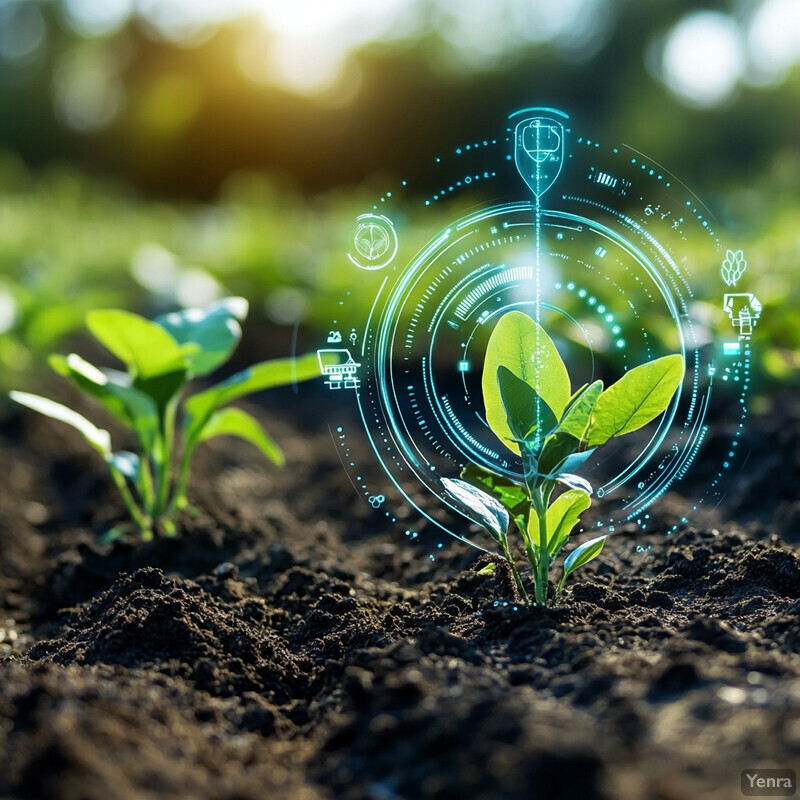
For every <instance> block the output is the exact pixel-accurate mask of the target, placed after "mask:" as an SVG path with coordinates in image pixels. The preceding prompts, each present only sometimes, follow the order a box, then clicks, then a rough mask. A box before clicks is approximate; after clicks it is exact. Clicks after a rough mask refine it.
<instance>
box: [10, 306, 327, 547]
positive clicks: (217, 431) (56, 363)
mask: <svg viewBox="0 0 800 800" xmlns="http://www.w3.org/2000/svg"><path fill="white" fill-rule="evenodd" d="M247 311H248V305H247V301H246V300H244V299H243V298H241V297H230V298H227V299H225V300H221V301H219V302H217V303H212V304H211V305H209V306H207V307H206V308H193V309H187V310H184V311H176V312H174V313H171V314H166V315H164V316H162V317H159V318H157V319H156V320H154V321H150V320H147V319H145V318H144V317H140V316H138V315H137V314H131V313H130V312H128V311H117V310H98V311H91V312H89V314H88V315H87V318H86V323H87V326H88V328H89V330H90V331H91V333H92V334H93V335H94V337H95V338H96V339H97V340H98V341H99V342H100V343H101V344H102V345H103V346H105V347H106V349H108V350H109V351H110V352H111V353H112V354H113V355H114V356H116V357H117V358H118V359H119V360H120V361H121V362H122V363H123V364H124V365H125V371H124V372H122V371H118V370H113V369H98V368H97V367H95V366H93V365H92V364H90V363H89V362H88V361H84V359H82V358H81V357H80V356H79V355H76V354H74V353H73V354H72V355H69V356H60V355H53V356H51V357H50V364H51V366H52V367H53V369H54V370H55V371H56V372H58V373H59V374H61V375H63V376H64V377H66V378H68V379H69V380H71V381H72V382H73V383H74V384H75V385H76V386H77V387H78V388H79V389H80V390H81V391H83V392H85V393H86V394H87V395H89V396H90V397H92V398H94V399H95V400H97V401H98V402H99V403H100V404H101V405H102V406H104V407H105V409H106V411H108V412H109V413H110V414H111V415H112V416H113V417H114V418H115V419H117V420H118V421H119V422H120V423H122V424H123V425H124V426H125V427H126V428H128V429H129V430H130V431H131V432H132V434H133V435H134V437H135V440H136V450H137V452H130V451H127V450H121V451H116V452H115V451H114V449H113V447H112V445H111V436H110V434H109V432H108V431H106V430H103V429H101V428H97V427H96V426H95V425H94V424H92V423H91V422H90V421H89V420H88V419H86V418H85V417H83V416H81V415H80V414H78V413H77V412H75V411H73V410H72V409H70V408H67V407H66V406H63V405H61V404H60V403H56V402H54V401H53V400H48V399H47V398H45V397H40V396H38V395H33V394H28V393H26V392H11V398H12V399H13V400H16V401H17V402H18V403H21V404H22V405H24V406H27V407H28V408H32V409H33V410H35V411H38V412H39V413H41V414H44V415H46V416H48V417H52V418H53V419H57V420H60V421H61V422H65V423H66V424H68V425H71V426H72V427H73V428H76V429H77V430H78V431H80V433H82V434H83V437H84V438H85V439H86V441H87V442H88V443H89V444H90V445H91V446H92V447H93V448H94V449H95V450H97V451H98V452H99V453H100V455H101V456H102V457H103V459H104V460H105V462H106V464H107V465H108V468H109V470H110V472H111V477H112V479H113V481H114V483H115V484H116V486H117V489H119V492H120V495H121V496H122V499H123V501H124V502H125V506H126V508H127V510H128V512H129V513H130V516H131V519H132V520H133V521H134V522H135V524H136V526H137V528H138V530H139V533H140V534H141V537H142V539H144V540H149V539H152V538H153V535H154V533H155V532H159V533H163V534H164V535H166V536H174V535H175V533H176V520H177V517H178V514H179V513H180V512H181V510H183V509H185V508H187V506H188V501H187V494H186V493H187V488H188V484H189V472H190V469H191V463H192V456H193V455H194V452H195V450H196V448H197V446H198V445H199V444H201V443H202V442H205V441H208V440H209V439H211V438H212V437H214V436H223V435H229V436H238V437H239V438H242V439H245V440H246V441H248V442H250V443H251V444H253V445H255V446H256V447H257V448H258V449H259V450H260V451H261V452H262V453H263V454H264V455H265V456H266V457H267V458H268V459H269V460H270V461H272V462H274V463H275V464H278V465H282V464H283V463H284V457H283V454H282V453H281V450H280V448H279V447H278V445H277V444H275V442H274V441H273V440H272V439H271V438H270V436H269V435H268V434H267V433H266V431H264V429H263V428H262V427H261V425H260V424H259V423H258V422H257V421H256V420H255V419H254V418H253V417H252V416H250V415H249V414H247V413H245V412H244V411H242V410H241V409H240V408H234V407H229V406H228V404H229V403H231V402H232V401H233V400H236V399H238V398H240V397H244V396H245V395H249V394H252V393H254V392H258V391H261V390H262V389H268V388H270V387H273V386H282V385H285V384H288V383H291V382H293V381H303V380H308V379H310V378H315V377H317V376H318V375H319V366H318V364H317V359H316V356H315V355H314V354H309V355H306V356H303V357H301V358H298V359H290V358H287V359H277V360H274V361H264V362H261V363H260V364H255V365H254V366H252V367H249V368H248V369H246V370H244V371H242V372H238V373H236V374H235V375H233V376H232V377H230V378H228V379H226V380H224V381H222V383H218V384H217V385H216V386H211V387H210V388H207V389H204V390H202V391H200V392H198V393H196V394H193V395H192V396H190V397H188V399H186V400H185V401H184V402H183V403H181V399H182V397H183V395H184V391H185V389H186V387H187V384H188V383H189V382H190V381H191V379H192V378H196V377H202V376H205V375H208V374H210V373H211V372H213V371H214V370H216V369H217V368H218V367H220V366H222V364H224V363H225V362H226V361H227V360H228V358H229V357H230V355H231V353H232V352H233V350H234V349H235V348H236V345H237V344H238V343H239V339H240V338H241V335H242V329H241V326H240V324H239V323H240V321H241V320H243V319H245V317H246V316H247ZM179 412H182V413H179ZM174 466H177V471H176V470H174V469H173V467H174ZM119 533H120V531H119V530H118V529H115V530H114V534H113V536H112V538H113V537H114V536H116V535H119Z"/></svg>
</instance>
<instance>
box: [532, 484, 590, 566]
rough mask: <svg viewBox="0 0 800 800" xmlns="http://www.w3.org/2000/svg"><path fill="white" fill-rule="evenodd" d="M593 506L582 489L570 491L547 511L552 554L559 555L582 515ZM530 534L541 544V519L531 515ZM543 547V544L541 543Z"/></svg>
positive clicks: (548, 540)
mask: <svg viewBox="0 0 800 800" xmlns="http://www.w3.org/2000/svg"><path fill="white" fill-rule="evenodd" d="M591 504H592V498H591V497H590V496H589V495H588V494H587V493H586V492H584V491H582V490H581V489H570V490H569V491H567V492H564V493H563V494H562V495H561V496H560V497H558V498H557V499H556V500H555V501H554V502H553V503H552V504H551V505H550V508H548V509H547V546H548V548H549V550H550V552H551V554H555V553H557V552H558V551H559V550H560V549H561V548H562V547H563V545H564V542H566V541H567V538H568V537H569V535H570V533H571V532H572V529H573V528H574V527H575V526H576V525H577V524H578V520H579V518H580V515H581V514H582V513H583V512H584V511H586V509H587V508H589V506H590V505H591ZM528 532H529V534H530V536H531V539H532V540H533V541H534V542H539V519H538V517H537V516H536V514H531V517H530V520H529V522H528ZM540 546H541V543H540Z"/></svg>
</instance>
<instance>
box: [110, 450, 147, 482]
mask: <svg viewBox="0 0 800 800" xmlns="http://www.w3.org/2000/svg"><path fill="white" fill-rule="evenodd" d="M108 463H109V464H110V465H111V466H112V467H113V468H114V469H116V470H117V472H119V473H120V474H121V475H124V476H125V477H126V478H128V479H129V480H132V481H134V482H135V481H138V480H139V470H140V468H141V463H140V461H139V456H137V455H136V453H131V452H129V451H127V450H120V451H119V452H118V453H112V455H111V456H110V457H109V459H108Z"/></svg>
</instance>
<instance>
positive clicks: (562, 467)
mask: <svg viewBox="0 0 800 800" xmlns="http://www.w3.org/2000/svg"><path fill="white" fill-rule="evenodd" d="M594 451H595V448H594V447H593V448H592V449H591V450H584V451H583V452H581V453H573V454H572V455H569V456H567V457H566V458H565V459H564V460H563V461H562V462H561V463H560V464H559V465H558V467H557V468H556V473H555V474H554V475H552V476H551V477H554V478H557V477H558V476H559V475H563V474H564V473H569V472H573V471H574V470H577V469H580V468H581V467H582V466H583V465H584V464H585V463H586V462H587V461H588V460H589V459H590V458H591V457H592V455H593V454H594Z"/></svg>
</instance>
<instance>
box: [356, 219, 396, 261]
mask: <svg viewBox="0 0 800 800" xmlns="http://www.w3.org/2000/svg"><path fill="white" fill-rule="evenodd" d="M355 246H356V250H358V252H359V253H360V254H361V255H362V256H363V257H364V258H366V259H368V260H370V261H374V260H375V259H376V258H380V257H381V256H382V255H384V254H385V253H386V251H387V250H388V249H389V234H388V233H387V232H386V231H385V230H384V229H383V228H382V227H381V226H380V225H377V224H375V223H374V222H373V223H369V224H367V225H361V226H360V227H359V228H358V230H357V231H356V235H355Z"/></svg>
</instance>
